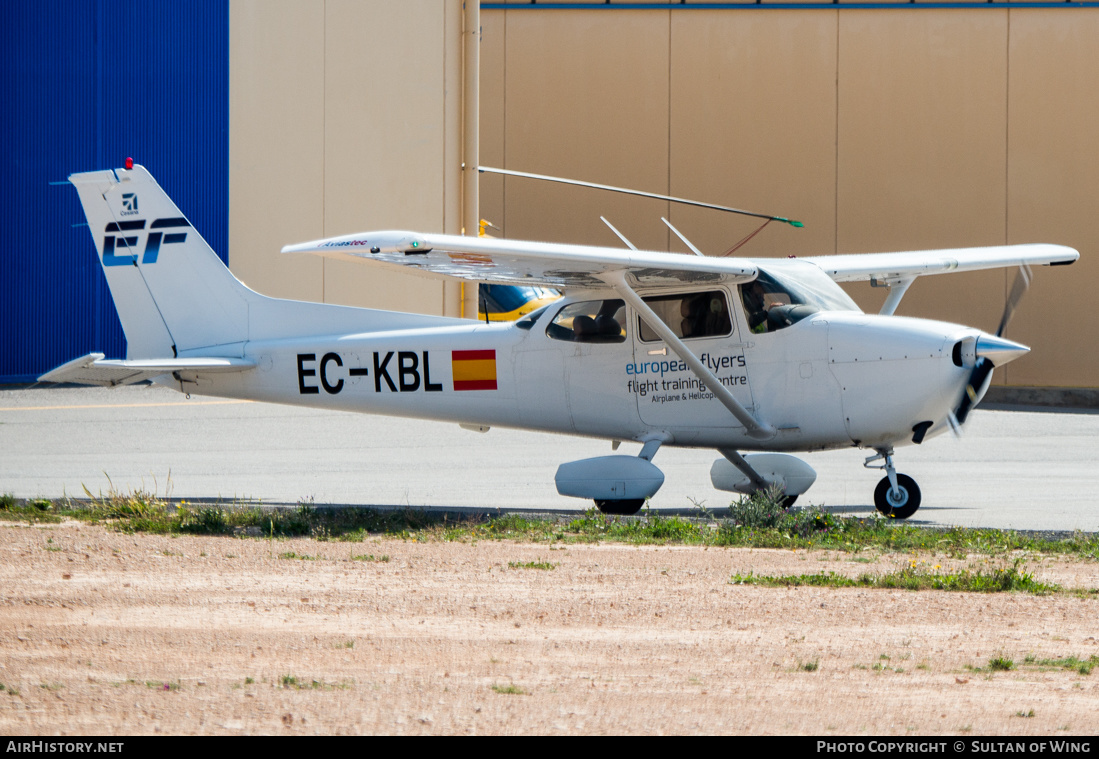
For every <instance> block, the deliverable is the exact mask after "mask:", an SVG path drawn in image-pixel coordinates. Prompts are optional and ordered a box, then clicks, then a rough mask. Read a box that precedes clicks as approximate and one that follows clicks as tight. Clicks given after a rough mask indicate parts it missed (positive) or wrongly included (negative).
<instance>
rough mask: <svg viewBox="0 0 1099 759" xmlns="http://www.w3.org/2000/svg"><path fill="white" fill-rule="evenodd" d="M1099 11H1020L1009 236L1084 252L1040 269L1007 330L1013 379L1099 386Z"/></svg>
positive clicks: (1014, 58)
mask: <svg viewBox="0 0 1099 759" xmlns="http://www.w3.org/2000/svg"><path fill="white" fill-rule="evenodd" d="M1096 40H1099V13H1065V12H1063V11H1057V10H1053V9H1050V10H1046V9H1034V10H1030V9H1019V10H1013V11H1011V86H1010V97H1009V104H1010V110H1009V114H1010V119H1009V130H1008V134H1009V138H1008V144H1009V147H1010V151H1009V156H1008V238H1009V239H1008V241H1009V242H1013V243H1016V242H1058V243H1062V244H1065V245H1071V246H1072V247H1075V248H1077V249H1079V251H1080V260H1079V261H1077V262H1076V263H1075V264H1073V265H1072V266H1064V267H1055V268H1045V267H1042V268H1039V269H1036V270H1035V272H1034V274H1035V277H1034V282H1033V285H1032V287H1031V290H1030V292H1029V293H1028V295H1027V298H1026V299H1025V300H1024V301H1023V304H1022V305H1021V306H1020V308H1019V312H1018V315H1017V317H1016V319H1015V320H1014V321H1013V322H1012V323H1011V326H1010V327H1009V328H1008V331H1007V336H1008V337H1009V338H1012V339H1014V340H1019V341H1020V342H1022V343H1025V344H1027V345H1030V346H1032V347H1033V349H1034V350H1033V352H1032V353H1031V355H1029V356H1027V357H1026V358H1025V359H1021V360H1019V361H1017V362H1015V363H1013V364H1011V365H1010V366H1008V367H1006V368H1007V369H1008V372H1007V374H1008V377H1009V381H1010V382H1011V384H1017V385H1054V386H1077V387H1081V386H1083V387H1095V386H1097V385H1099V317H1097V316H1096V314H1097V310H1096V309H1095V308H1094V307H1093V305H1092V304H1093V302H1094V297H1095V291H1096V289H1097V286H1099V140H1097V139H1096V135H1097V134H1099V97H1096V93H1097V92H1099V45H1096Z"/></svg>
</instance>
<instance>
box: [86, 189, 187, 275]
mask: <svg viewBox="0 0 1099 759" xmlns="http://www.w3.org/2000/svg"><path fill="white" fill-rule="evenodd" d="M129 201H132V202H133V206H132V207H133V208H135V209H136V208H137V196H136V195H131V196H126V195H123V196H122V207H123V208H128V207H129V206H127V203H128V202H129ZM125 213H126V211H123V214H125ZM135 213H136V211H135ZM190 226H191V225H190V224H188V223H187V220H186V219H184V218H183V217H182V216H180V217H176V218H167V219H157V220H155V221H154V222H153V223H152V224H151V225H150V226H149V230H150V231H149V238H148V239H147V240H146V241H145V251H144V254H143V255H142V257H141V263H142V264H155V263H156V260H157V257H158V256H159V255H160V246H161V245H171V244H172V243H180V242H185V241H186V240H187V233H186V232H171V233H165V232H154V231H152V230H157V229H173V228H178V227H185V228H186V227H190ZM144 229H145V222H144V221H141V220H136V219H135V220H134V221H112V222H111V223H109V224H108V225H107V229H106V235H105V236H104V238H103V265H104V266H129V265H131V264H132V265H134V266H137V249H138V237H140V235H129V234H126V233H127V232H140V231H142V230H144ZM130 251H132V252H130Z"/></svg>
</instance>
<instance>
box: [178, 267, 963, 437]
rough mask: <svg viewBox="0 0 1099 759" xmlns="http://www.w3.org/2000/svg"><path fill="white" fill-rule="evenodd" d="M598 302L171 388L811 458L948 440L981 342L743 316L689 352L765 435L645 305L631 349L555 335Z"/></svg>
mask: <svg viewBox="0 0 1099 759" xmlns="http://www.w3.org/2000/svg"><path fill="white" fill-rule="evenodd" d="M730 290H731V292H728V293H727V295H728V296H729V298H730V302H734V303H735V302H737V301H736V300H735V298H734V296H735V295H736V288H735V287H734V288H730ZM712 291H713V288H710V289H709V290H708V291H707V292H712ZM593 297H600V298H602V297H604V295H603V294H599V295H592V294H585V293H576V294H572V295H570V296H569V297H567V298H565V299H562V300H561V301H558V302H557V303H554V304H553V305H551V306H549V307H548V308H547V309H546V310H545V311H544V312H542V313H541V314H540V315H538V318H537V319H536V320H535V321H533V323H532V324H526V325H522V323H520V324H521V325H522V326H519V325H516V324H515V323H507V324H484V323H472V322H467V323H462V324H455V323H454V322H453V321H444V320H440V322H441V323H443V325H444V326H439V327H436V328H417V329H408V330H394V331H383V332H369V333H361V334H349V335H333V336H330V337H309V338H299V339H284V340H255V341H251V342H247V343H245V344H244V345H243V346H242V348H241V351H240V353H239V354H238V355H241V357H243V358H245V359H249V360H251V361H253V362H254V363H255V368H254V369H252V370H250V371H247V372H241V373H234V374H223V375H218V374H204V375H200V376H197V377H195V376H188V375H186V374H183V375H180V376H181V377H182V380H183V381H180V379H176V378H169V377H164V378H162V379H161V380H160V381H162V382H163V383H164V384H166V385H169V386H172V387H175V388H177V389H179V390H181V391H184V392H189V393H196V394H205V395H216V396H224V397H234V398H249V399H254V400H259V401H268V402H273V403H289V404H296V405H304V406H311V407H316V408H326V409H338V410H344V411H354V412H363V413H374V414H384V415H392V416H407V417H418V418H425V419H436V420H444V421H451V422H458V423H463V424H473V425H484V426H501V427H515V428H525V429H536V430H543V431H548V432H557V433H566V434H579V435H585V436H592V437H599V438H605V439H617V440H643V439H646V438H648V437H652V436H654V435H658V436H661V437H663V439H664V441H665V444H667V445H675V446H685V447H703V448H723V447H735V448H741V449H747V450H779V451H811V450H823V449H828V448H838V447H847V446H851V445H860V446H866V447H876V446H887V445H894V444H897V445H902V444H905V443H909V442H911V439H912V437H913V427H914V425H917V424H919V423H921V422H930V423H931V426H930V427H929V430H928V432H927V435H933V434H937V433H939V432H941V431H943V430H944V429H945V419H946V416H947V414H948V413H949V412H950V410H951V408H953V407H954V406H955V405H956V404H957V402H958V398H959V395H960V393H961V392H962V388H963V387H964V385H965V380H966V377H967V376H968V370H967V369H966V368H964V367H963V366H960V365H957V364H956V363H955V361H954V360H953V356H952V353H953V351H952V347H953V346H954V345H955V343H957V342H958V341H959V340H961V339H963V338H965V337H967V336H974V335H977V334H979V333H978V331H977V330H974V329H969V328H965V327H961V326H957V325H952V324H946V323H942V322H934V321H927V320H920V319H908V318H900V317H880V316H873V315H867V314H862V313H859V312H856V311H837V312H827V311H825V312H819V313H815V314H813V315H811V316H809V317H807V318H804V319H802V320H801V321H799V322H797V323H796V324H793V325H791V326H789V327H787V328H785V329H782V330H780V331H776V332H772V333H764V334H756V333H753V332H752V331H751V330H750V329H749V327H748V323H747V319H746V317H745V314H744V313H743V312H742V311H741V310H740V309H733V311H734V312H735V316H736V318H735V319H734V323H733V325H732V329H731V331H730V334H727V335H723V336H716V337H701V338H696V339H690V338H688V339H686V340H685V341H684V342H685V344H687V345H688V347H690V348H691V350H692V351H693V352H694V353H695V354H696V355H697V356H698V357H699V358H700V360H701V361H702V362H703V363H704V364H705V365H706V366H707V367H708V368H709V369H710V370H711V371H712V372H713V374H714V375H715V376H716V378H717V379H718V381H720V382H721V384H722V385H723V386H725V388H726V389H728V390H729V391H730V392H732V393H733V395H734V396H735V397H736V398H737V400H738V401H739V402H740V403H741V404H742V405H743V406H744V407H745V408H747V409H749V410H750V411H751V412H752V413H754V414H755V415H756V416H757V417H759V418H764V419H767V420H769V421H770V422H771V424H772V425H773V426H774V427H775V428H776V429H777V435H776V436H775V437H774V438H771V439H768V440H759V439H755V438H752V437H751V436H749V435H748V434H747V433H746V430H745V428H744V426H743V425H741V424H740V423H739V422H737V420H736V419H735V418H733V417H732V416H731V415H730V413H729V412H728V411H727V409H726V408H725V407H724V406H723V405H722V404H721V403H720V402H719V401H718V400H717V399H716V398H715V397H714V394H713V392H712V391H711V390H710V388H708V387H707V386H706V384H705V383H704V382H703V381H702V380H701V379H700V378H699V377H698V376H696V374H695V373H694V372H692V371H691V370H690V369H689V368H688V367H687V365H686V364H685V363H684V362H683V361H681V360H680V359H679V357H678V356H677V355H676V354H675V353H674V351H672V350H670V349H669V347H668V346H667V345H666V344H665V343H664V342H663V341H660V340H655V339H652V336H651V335H650V336H648V337H649V339H644V338H645V335H643V330H642V328H641V325H640V322H639V320H638V317H637V315H636V314H635V313H633V312H632V310H626V311H625V312H624V313H625V318H624V319H623V321H625V326H624V330H623V331H624V332H625V339H624V340H622V341H621V342H574V341H568V340H562V339H559V338H555V337H553V336H551V334H552V332H551V329H552V328H551V327H550V325H551V323H552V320H553V317H554V314H555V313H560V312H561V311H562V310H564V309H566V308H567V307H568V306H569V305H570V304H574V303H581V302H584V301H585V300H591V299H592V298H593ZM620 313H621V312H620ZM524 327H525V328H524ZM206 352H207V353H208V352H209V351H208V350H206ZM181 355H182V356H186V353H183V354H181ZM883 389H885V390H886V391H885V392H883Z"/></svg>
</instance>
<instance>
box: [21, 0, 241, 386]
mask: <svg viewBox="0 0 1099 759" xmlns="http://www.w3.org/2000/svg"><path fill="white" fill-rule="evenodd" d="M0 27H2V29H3V32H2V35H3V50H2V51H0V55H2V56H3V71H4V77H3V81H2V83H0V87H2V88H3V89H2V90H0V98H2V102H3V104H4V105H3V108H2V109H0V119H3V122H2V123H3V128H2V132H0V133H2V134H3V135H4V150H3V152H2V154H0V182H2V183H3V187H4V191H3V197H4V202H3V204H2V205H0V239H2V240H3V243H2V245H3V250H4V253H5V258H6V263H5V269H4V274H3V277H2V278H0V382H30V381H33V380H34V379H36V378H37V377H38V376H39V375H40V374H42V373H43V372H44V371H47V370H49V369H51V368H53V367H54V366H57V365H59V364H61V363H64V362H65V361H68V360H70V359H73V358H76V357H78V356H82V355H84V354H86V353H89V352H91V351H93V350H95V351H102V352H104V353H106V354H107V355H108V356H114V357H121V356H124V355H125V339H124V338H123V335H122V327H121V325H120V324H119V321H118V315H117V312H116V311H115V308H114V304H113V303H112V302H111V298H110V293H109V292H108V290H107V283H106V280H105V279H104V277H103V272H102V270H101V269H100V266H99V263H98V262H97V260H96V256H95V252H94V248H93V247H92V241H91V238H90V237H89V234H88V228H87V225H86V224H83V222H84V214H83V211H82V210H81V208H80V203H79V201H78V200H77V196H76V191H75V190H74V189H73V188H72V186H71V185H69V184H68V183H67V182H65V178H66V177H67V176H68V175H69V174H72V173H74V172H77V171H90V170H94V169H104V168H111V167H117V166H121V165H122V162H123V161H124V160H125V158H126V157H127V156H134V157H135V159H136V160H138V161H139V162H140V163H143V164H145V165H146V166H148V167H149V168H150V169H151V170H152V171H153V173H154V176H156V178H157V181H159V182H160V184H161V185H162V186H163V187H164V188H165V190H167V192H168V193H169V195H171V196H172V198H173V199H174V200H175V201H176V203H177V204H178V205H179V206H180V208H181V209H182V210H183V211H184V213H186V214H187V215H188V217H190V219H191V221H192V222H193V223H194V225H195V227H196V228H197V229H198V230H200V231H201V233H202V235H203V236H204V237H205V238H206V239H207V240H208V241H209V242H210V244H211V245H212V246H213V248H214V249H215V250H216V251H218V253H219V254H220V255H221V256H222V257H223V258H224V257H225V255H226V253H227V250H228V238H229V218H228V208H229V168H228V158H229V4H228V0H189V1H188V2H186V3H167V2H155V3H146V2H120V1H118V0H89V1H88V2H73V1H72V0H54V1H53V2H41V1H40V0H15V1H14V2H13V1H10V0H9V2H5V3H3V4H2V5H0ZM53 183H60V184H53ZM77 224H80V225H81V226H74V225H77Z"/></svg>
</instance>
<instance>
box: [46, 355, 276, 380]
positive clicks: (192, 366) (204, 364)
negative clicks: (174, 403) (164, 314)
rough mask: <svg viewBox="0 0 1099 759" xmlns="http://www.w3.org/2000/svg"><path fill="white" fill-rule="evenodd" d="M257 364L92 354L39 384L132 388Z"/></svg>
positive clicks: (58, 369)
mask: <svg viewBox="0 0 1099 759" xmlns="http://www.w3.org/2000/svg"><path fill="white" fill-rule="evenodd" d="M254 366H255V362H253V361H249V360H247V359H243V358H220V357H209V358H207V357H203V358H155V359H136V360H120V359H105V358H104V357H103V354H102V353H89V354H88V355H87V356H82V357H80V358H77V359H73V360H72V361H69V362H68V363H66V364H62V365H61V366H59V367H57V368H56V369H54V370H52V371H50V372H47V373H46V374H43V375H42V376H41V377H39V378H38V381H39V382H70V383H73V384H76V385H99V386H100V387H114V386H115V385H132V384H134V383H135V382H143V381H145V380H151V379H153V378H154V377H159V376H161V375H162V374H171V373H173V372H193V373H199V372H201V373H204V374H205V373H211V372H243V371H247V370H248V369H251V368H252V367H254Z"/></svg>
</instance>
